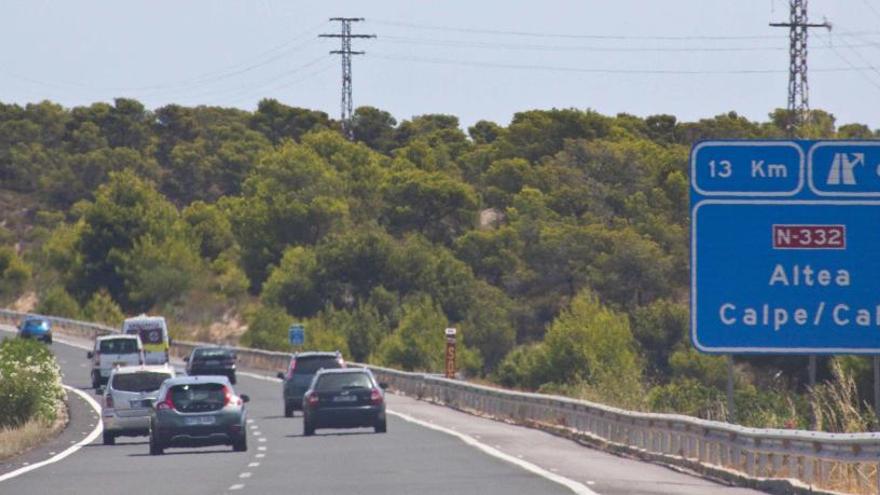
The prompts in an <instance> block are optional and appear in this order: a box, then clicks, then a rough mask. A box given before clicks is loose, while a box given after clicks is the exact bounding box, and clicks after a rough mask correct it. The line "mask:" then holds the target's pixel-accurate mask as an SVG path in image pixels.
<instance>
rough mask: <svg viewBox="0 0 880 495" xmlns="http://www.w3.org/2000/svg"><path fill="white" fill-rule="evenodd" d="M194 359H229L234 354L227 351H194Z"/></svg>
mask: <svg viewBox="0 0 880 495" xmlns="http://www.w3.org/2000/svg"><path fill="white" fill-rule="evenodd" d="M195 357H196V359H230V358H232V357H234V354H233V352H232V351H230V350H229V349H196V354H195Z"/></svg>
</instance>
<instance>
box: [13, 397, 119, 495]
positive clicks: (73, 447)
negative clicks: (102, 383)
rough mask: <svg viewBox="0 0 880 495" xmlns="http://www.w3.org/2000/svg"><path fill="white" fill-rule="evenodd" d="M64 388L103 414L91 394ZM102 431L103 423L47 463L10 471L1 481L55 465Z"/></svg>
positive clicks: (43, 462) (74, 441) (41, 462)
mask: <svg viewBox="0 0 880 495" xmlns="http://www.w3.org/2000/svg"><path fill="white" fill-rule="evenodd" d="M62 387H64V388H65V389H67V390H68V391H70V392H73V393H75V394H76V395H78V396H80V397H81V398H82V399H83V400H85V401H86V402H87V403H88V404H89V405H90V406H92V409H94V410H95V411H97V412H101V406H100V405H99V404H98V403H97V402H95V399H93V398H92V397H91V396H89V394H87V393H85V392H83V391H82V390H79V389H77V388H73V387H71V386H68V385H63V384H62ZM102 431H104V427H103V425H102V424H101V423H98V424H97V425H96V426H95V429H94V430H92V432H91V433H89V434H88V436H86V437H85V438H83V439H82V440H80V441H79V442H77V441H76V440H71V441H70V443H72V444H73V445H71V446H70V447H68V448H67V449H65V450H64V451H62V452H61V453H58V454H55V455H54V456H52V457H50V458H48V459H46V460H45V461H40V462H37V463H34V464H31V465H28V466H25V467H21V468H18V469H16V470H15V471H10V472H8V473H6V474H4V475H0V481H6V480H8V479H12V478H15V477H16V476H20V475H22V474H24V473H27V472H30V471H33V470H34V469H38V468H41V467H43V466H47V465H49V464H54V463H56V462H58V461H60V460H62V459H64V458H65V457H67V456H69V455H71V454H73V453H74V452H76V451H77V450H79V449H81V448H82V447H83V446H84V445H88V444H90V443H92V442H93V441H94V440H95V439H96V438H98V436H99V435H100V434H101V432H102Z"/></svg>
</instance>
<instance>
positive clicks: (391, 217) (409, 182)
mask: <svg viewBox="0 0 880 495" xmlns="http://www.w3.org/2000/svg"><path fill="white" fill-rule="evenodd" d="M382 191H383V196H384V198H385V204H386V206H385V209H384V211H383V215H382V216H383V219H384V223H385V224H386V225H387V226H388V228H389V230H391V231H392V232H394V233H403V232H407V231H413V232H418V233H420V234H422V235H425V236H426V237H428V238H429V239H431V240H432V241H434V242H444V243H450V242H451V241H452V239H454V238H455V237H457V236H458V235H459V234H461V232H463V231H464V230H466V229H468V228H470V227H471V226H472V225H473V223H474V222H475V219H476V213H477V211H476V210H477V195H476V193H474V190H473V188H472V187H470V186H469V185H467V184H465V183H463V182H461V181H458V180H455V179H452V178H450V177H449V176H447V175H445V174H443V173H440V172H425V171H422V170H418V169H407V170H402V171H399V172H395V173H393V174H391V176H390V177H389V178H388V180H387V182H386V183H385V185H384V186H383V189H382Z"/></svg>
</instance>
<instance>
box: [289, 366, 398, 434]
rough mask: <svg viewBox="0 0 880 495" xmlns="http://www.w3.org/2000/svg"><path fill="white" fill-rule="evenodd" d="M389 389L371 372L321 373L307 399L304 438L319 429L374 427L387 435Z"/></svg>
mask: <svg viewBox="0 0 880 495" xmlns="http://www.w3.org/2000/svg"><path fill="white" fill-rule="evenodd" d="M384 388H385V385H384V384H379V383H377V382H376V378H375V377H373V374H372V373H371V372H370V370H367V369H363V368H347V369H335V370H321V371H319V372H318V374H317V375H315V378H314V380H313V381H312V384H311V387H309V390H308V391H307V392H306V394H305V397H304V398H303V435H305V436H311V435H314V434H315V430H317V429H318V428H358V427H371V428H373V430H374V431H375V432H376V433H385V432H386V431H388V426H387V423H386V420H385V392H384V391H383V389H384Z"/></svg>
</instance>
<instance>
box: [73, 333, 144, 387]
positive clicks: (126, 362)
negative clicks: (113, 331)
mask: <svg viewBox="0 0 880 495" xmlns="http://www.w3.org/2000/svg"><path fill="white" fill-rule="evenodd" d="M86 356H87V357H88V358H89V359H91V360H92V388H94V389H96V390H97V389H98V388H99V387H100V386H101V385H103V384H105V383H107V379H108V378H110V373H111V372H112V371H113V368H117V367H119V366H137V365H140V364H144V346H143V344H141V339H140V338H139V337H138V336H137V335H105V336H103V337H98V338H97V339H95V348H94V349H93V350H91V351H89V352H88V353H87V354H86Z"/></svg>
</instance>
